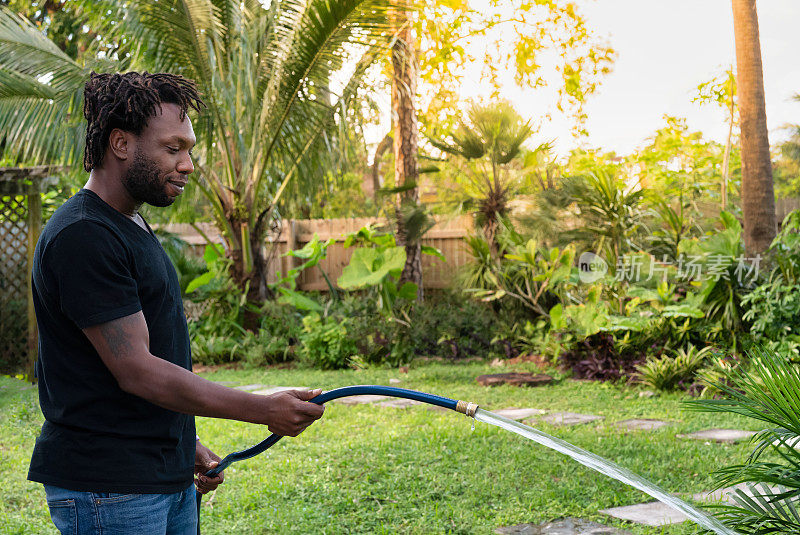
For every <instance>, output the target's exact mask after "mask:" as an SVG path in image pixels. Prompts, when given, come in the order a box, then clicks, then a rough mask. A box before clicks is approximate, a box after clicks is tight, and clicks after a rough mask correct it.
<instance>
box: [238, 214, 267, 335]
mask: <svg viewBox="0 0 800 535" xmlns="http://www.w3.org/2000/svg"><path fill="white" fill-rule="evenodd" d="M229 221H230V223H231V226H232V227H233V228H234V229H235V230H236V232H237V236H238V237H239V239H238V240H237V241H236V243H230V244H228V246H229V250H228V256H229V258H230V259H231V261H232V262H231V266H230V274H231V278H232V279H233V281H234V283H235V284H236V286H237V287H238V288H239V291H241V292H242V293H243V294H246V296H247V298H246V299H247V303H249V304H251V305H255V306H258V305H260V304H262V303H264V301H266V300H267V299H269V298H272V297H274V295H273V294H272V290H271V289H270V287H269V285H268V284H267V257H266V256H265V254H264V238H263V236H260V234H261V232H260V229H257V230H258V231H257V232H253V231H249V229H247V222H245V221H239V220H236V219H229ZM259 236H260V237H259ZM243 240H247V244H246V245H247V248H248V250H249V251H250V253H249V254H251V255H252V260H251V262H252V268H251V269H250V270H249V271H248V270H247V268H246V267H245V263H246V258H245V254H244V247H243V246H244V245H245V243H244V241H243ZM260 326H261V317H260V315H259V314H258V313H257V312H256V311H254V310H253V309H252V307H245V308H244V311H243V318H242V327H243V328H244V329H247V330H248V331H251V332H258V329H259V328H260Z"/></svg>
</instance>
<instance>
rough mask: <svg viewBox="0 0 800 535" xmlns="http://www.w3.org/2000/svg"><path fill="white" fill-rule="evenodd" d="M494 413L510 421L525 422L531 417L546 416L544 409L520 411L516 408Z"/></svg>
mask: <svg viewBox="0 0 800 535" xmlns="http://www.w3.org/2000/svg"><path fill="white" fill-rule="evenodd" d="M492 412H493V413H495V414H497V415H500V416H503V417H505V418H508V419H509V420H524V419H525V418H530V417H531V416H539V415H541V414H544V411H543V410H542V409H518V408H516V407H509V408H507V409H500V410H496V411H492Z"/></svg>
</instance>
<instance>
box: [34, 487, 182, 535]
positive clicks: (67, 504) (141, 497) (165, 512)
mask: <svg viewBox="0 0 800 535" xmlns="http://www.w3.org/2000/svg"><path fill="white" fill-rule="evenodd" d="M44 490H45V492H46V493H47V506H48V507H49V508H50V518H52V519H53V523H54V524H55V525H56V527H57V528H58V530H59V531H60V532H61V534H62V535H100V534H102V535H140V534H141V535H196V534H197V508H196V502H195V490H194V483H192V484H191V485H190V486H189V487H188V488H187V489H186V490H184V491H182V492H176V493H174V494H118V493H115V492H78V491H73V490H66V489H62V488H60V487H54V486H52V485H45V486H44Z"/></svg>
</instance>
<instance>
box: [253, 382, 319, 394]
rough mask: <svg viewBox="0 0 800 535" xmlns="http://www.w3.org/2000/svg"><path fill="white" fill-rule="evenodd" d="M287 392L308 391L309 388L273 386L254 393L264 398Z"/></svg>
mask: <svg viewBox="0 0 800 535" xmlns="http://www.w3.org/2000/svg"><path fill="white" fill-rule="evenodd" d="M262 386H263V385H262ZM287 390H308V388H306V387H304V386H271V387H269V388H265V389H263V390H255V391H253V392H252V393H253V394H259V395H262V396H271V395H272V394H277V393H278V392H286V391H287Z"/></svg>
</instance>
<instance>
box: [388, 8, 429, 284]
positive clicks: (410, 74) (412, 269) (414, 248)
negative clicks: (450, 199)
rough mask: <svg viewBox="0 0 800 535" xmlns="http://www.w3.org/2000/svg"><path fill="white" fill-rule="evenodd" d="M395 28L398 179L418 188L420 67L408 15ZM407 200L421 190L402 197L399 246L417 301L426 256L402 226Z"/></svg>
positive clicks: (397, 14)
mask: <svg viewBox="0 0 800 535" xmlns="http://www.w3.org/2000/svg"><path fill="white" fill-rule="evenodd" d="M394 26H395V28H397V29H398V30H399V31H398V34H397V40H396V41H395V44H394V46H393V47H392V70H393V76H392V119H393V122H394V143H393V144H394V176H395V183H396V184H397V185H398V186H402V185H408V184H416V182H417V178H418V174H419V173H418V170H417V138H418V136H419V131H418V127H417V112H416V106H415V103H414V98H415V96H416V92H417V66H416V57H415V43H414V34H413V29H412V27H411V24H410V21H409V18H408V13H407V12H404V11H396V12H395V14H394ZM404 200H411V201H414V202H418V201H419V190H418V188H417V187H416V186H415V187H414V188H412V189H409V190H407V191H404V192H402V193H400V194H398V199H397V215H398V228H397V242H398V244H399V245H403V246H405V248H406V265H405V267H404V268H403V274H402V275H401V277H400V280H401V282H413V283H415V284H416V285H417V287H418V293H417V298H418V299H421V298H422V252H421V244H420V243H419V240H415V241H414V242H411V241H410V240H408V232H407V230H406V229H405V225H403V223H402V216H401V214H400V204H401V203H402V202H403V201H404Z"/></svg>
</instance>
